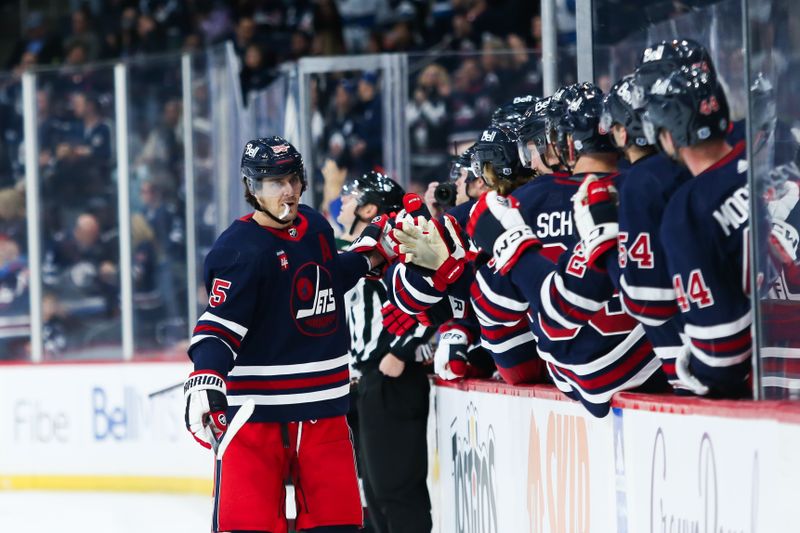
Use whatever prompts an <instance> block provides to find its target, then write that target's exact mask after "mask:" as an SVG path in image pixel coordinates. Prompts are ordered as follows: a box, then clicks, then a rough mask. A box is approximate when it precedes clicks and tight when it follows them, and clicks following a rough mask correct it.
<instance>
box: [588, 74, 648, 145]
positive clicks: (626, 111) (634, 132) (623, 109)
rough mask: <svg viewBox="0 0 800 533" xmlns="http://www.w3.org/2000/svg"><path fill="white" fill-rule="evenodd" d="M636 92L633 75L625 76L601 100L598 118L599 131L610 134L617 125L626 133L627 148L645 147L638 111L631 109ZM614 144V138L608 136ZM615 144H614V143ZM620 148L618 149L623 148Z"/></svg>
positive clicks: (645, 142) (645, 139)
mask: <svg viewBox="0 0 800 533" xmlns="http://www.w3.org/2000/svg"><path fill="white" fill-rule="evenodd" d="M636 90H637V86H636V79H635V78H634V76H633V75H631V74H629V75H628V76H625V77H624V78H622V79H621V80H619V81H618V82H617V83H615V84H614V86H613V87H611V90H610V91H609V93H608V94H607V95H606V96H605V98H604V99H603V114H602V116H601V117H600V129H601V130H604V131H606V132H611V127H612V126H613V125H614V124H619V125H620V126H622V127H624V128H625V131H627V132H628V141H627V145H626V146H625V147H627V146H631V145H636V146H647V145H648V144H649V143H648V142H647V137H646V136H645V134H644V130H643V129H642V120H641V117H640V114H639V111H637V110H636V109H634V107H633V99H634V93H635V92H636ZM609 139H610V140H611V142H612V143H614V136H613V135H609ZM615 144H616V143H615ZM625 147H620V148H625Z"/></svg>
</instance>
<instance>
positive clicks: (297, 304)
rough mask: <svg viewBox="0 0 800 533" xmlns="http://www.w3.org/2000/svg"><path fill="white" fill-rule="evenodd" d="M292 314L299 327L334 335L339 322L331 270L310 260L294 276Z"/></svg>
mask: <svg viewBox="0 0 800 533" xmlns="http://www.w3.org/2000/svg"><path fill="white" fill-rule="evenodd" d="M292 285H293V287H292V298H291V306H290V307H291V313H292V318H293V319H294V321H295V324H296V325H297V328H298V329H299V330H300V331H301V332H302V333H304V334H305V335H309V336H312V337H318V336H323V335H330V334H331V333H333V332H334V331H335V330H336V328H337V326H338V324H337V319H338V314H337V312H336V311H337V309H336V298H335V295H334V292H333V283H332V278H331V274H330V272H329V271H328V269H326V268H325V267H323V266H321V265H318V264H316V263H306V264H305V265H303V266H302V267H300V268H299V269H298V271H297V273H296V274H295V276H294V282H293V284H292Z"/></svg>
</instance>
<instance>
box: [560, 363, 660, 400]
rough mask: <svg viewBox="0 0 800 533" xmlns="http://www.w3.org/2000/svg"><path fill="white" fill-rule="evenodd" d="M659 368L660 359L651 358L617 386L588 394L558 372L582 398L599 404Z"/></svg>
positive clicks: (633, 387)
mask: <svg viewBox="0 0 800 533" xmlns="http://www.w3.org/2000/svg"><path fill="white" fill-rule="evenodd" d="M660 368H661V361H659V360H658V359H652V360H651V361H650V362H649V363H647V365H645V366H644V368H642V369H641V370H639V372H637V373H636V374H635V375H634V376H632V377H631V378H630V379H628V380H627V381H625V382H624V383H622V384H620V385H619V386H618V387H615V388H613V389H610V390H608V391H605V392H601V393H598V394H590V393H588V392H586V390H585V389H583V388H582V387H581V386H580V385H578V384H577V383H575V382H574V381H573V380H571V379H570V378H569V377H567V376H565V375H563V374H559V377H560V378H561V379H563V380H564V381H566V382H567V383H569V384H570V385H572V387H573V389H574V390H575V391H577V392H578V394H580V395H581V398H583V399H584V400H586V401H588V402H590V403H594V404H601V403H605V402H608V401H610V400H611V397H612V396H613V395H614V394H616V393H618V392H620V391H623V390H630V389H635V388H636V387H638V386H639V385H641V384H642V383H644V382H646V381H647V380H648V379H650V376H652V375H653V374H654V373H655V372H657V371H658V370H659V369H660ZM556 371H558V368H556ZM560 388H561V387H559V389H560Z"/></svg>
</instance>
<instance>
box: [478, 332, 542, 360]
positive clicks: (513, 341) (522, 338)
mask: <svg viewBox="0 0 800 533" xmlns="http://www.w3.org/2000/svg"><path fill="white" fill-rule="evenodd" d="M529 342H533V333H531V332H530V330H529V331H524V332H522V333H521V334H519V335H517V336H515V337H511V338H510V339H506V340H504V341H503V342H497V343H495V342H492V341H491V340H489V339H487V338H486V337H483V336H482V337H481V346H483V347H484V348H486V349H487V350H489V351H490V352H492V353H494V354H498V355H502V354H503V353H505V352H507V351H509V350H511V349H512V348H516V347H517V346H522V345H523V344H526V343H529Z"/></svg>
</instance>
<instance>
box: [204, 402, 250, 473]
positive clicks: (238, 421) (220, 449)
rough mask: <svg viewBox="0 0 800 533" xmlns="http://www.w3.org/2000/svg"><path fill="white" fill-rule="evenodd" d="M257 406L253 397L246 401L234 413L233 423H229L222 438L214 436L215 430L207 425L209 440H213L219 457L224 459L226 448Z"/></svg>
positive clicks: (213, 445)
mask: <svg viewBox="0 0 800 533" xmlns="http://www.w3.org/2000/svg"><path fill="white" fill-rule="evenodd" d="M255 408H256V402H254V401H253V399H252V398H251V399H249V400H247V401H245V402H244V403H243V404H242V406H241V407H240V408H239V410H238V411H236V414H235V415H233V419H232V420H231V423H230V424H228V429H227V430H225V433H223V434H222V438H220V439H219V440H217V438H216V437H215V436H214V431H213V430H212V429H211V427H210V426H206V427H205V428H206V432H207V435H208V437H209V442H211V447H212V448H213V449H214V455H216V456H217V459H222V456H223V455H224V454H225V450H226V449H227V448H228V444H230V443H231V440H232V439H233V437H234V436H235V435H236V433H238V432H239V430H240V429H242V426H244V424H245V422H247V421H248V420H249V419H250V416H251V415H252V414H253V411H254V410H255Z"/></svg>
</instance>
